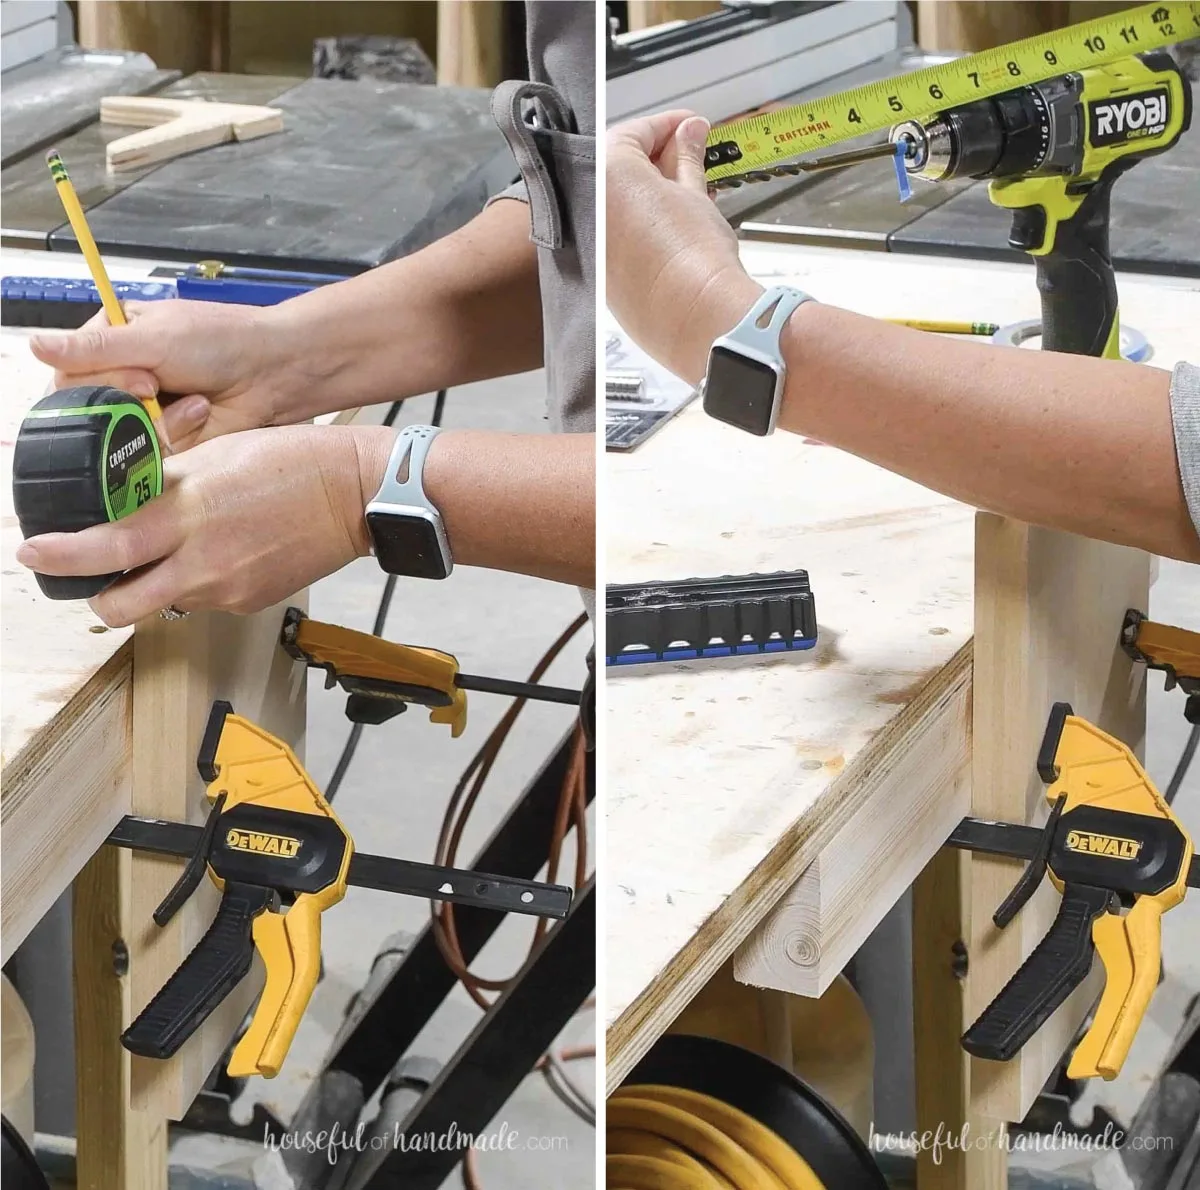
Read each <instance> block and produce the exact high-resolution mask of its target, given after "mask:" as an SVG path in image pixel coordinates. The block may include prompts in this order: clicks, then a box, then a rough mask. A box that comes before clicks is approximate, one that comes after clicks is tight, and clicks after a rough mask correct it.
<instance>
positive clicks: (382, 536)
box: [367, 426, 454, 578]
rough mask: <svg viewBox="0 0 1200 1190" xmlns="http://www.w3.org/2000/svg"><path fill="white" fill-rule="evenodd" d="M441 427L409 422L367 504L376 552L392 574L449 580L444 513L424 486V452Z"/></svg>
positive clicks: (378, 558) (368, 524)
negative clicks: (432, 500)
mask: <svg viewBox="0 0 1200 1190" xmlns="http://www.w3.org/2000/svg"><path fill="white" fill-rule="evenodd" d="M437 436H438V428H437V426H405V427H404V429H402V430H401V431H400V432H399V433H398V434H397V435H396V441H395V444H394V445H393V446H392V453H391V455H390V456H389V457H388V465H387V471H386V472H385V473H384V476H383V483H381V484H380V485H379V491H378V492H376V493H375V498H374V499H373V500H372V501H371V502H370V504H368V505H367V529H368V531H369V532H370V534H371V541H372V543H373V548H372V551H371V552H372V553H373V554H374V555H375V560H376V561H377V562H378V563H379V565H380V566H381V567H382V568H383V569H384V570H386V571H387V573H388V574H402V575H411V576H412V577H413V578H445V577H446V576H447V575H448V574H449V573H450V571H452V570H453V569H454V559H453V558H452V557H451V556H450V542H449V540H448V539H447V537H446V527H445V525H444V524H443V523H442V514H441V513H440V512H438V510H437V509H436V508H434V506H433V505H432V504H431V503H430V502H429V497H428V496H426V495H425V489H424V488H423V487H422V486H421V475H422V473H423V472H424V470H425V456H426V455H427V454H428V453H429V446H430V444H431V443H432V442H433V440H434V439H435V438H436V437H437Z"/></svg>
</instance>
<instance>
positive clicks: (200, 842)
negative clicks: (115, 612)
mask: <svg viewBox="0 0 1200 1190" xmlns="http://www.w3.org/2000/svg"><path fill="white" fill-rule="evenodd" d="M197 765H198V768H199V770H200V775H201V777H202V778H203V779H204V780H205V781H206V782H207V783H208V789H207V796H208V799H209V801H210V802H211V803H212V808H211V810H210V812H209V815H208V818H207V820H206V822H205V824H204V826H203V827H200V826H193V825H191V824H187V823H173V822H162V821H159V820H156V819H148V818H137V817H126V818H124V819H123V820H122V821H121V823H120V824H118V826H117V828H116V830H114V831H113V833H112V834H111V835H110V836H109V838H108V842H109V843H112V844H114V845H116V846H119V847H128V848H133V849H136V850H144V851H150V852H155V853H158V854H162V855H176V856H181V857H186V858H187V859H188V864H187V867H186V868H185V869H184V871H183V873H182V875H181V876H180V878H179V880H178V881H177V882H176V884H175V886H174V887H173V888H172V889H171V891H170V892H169V893H168V894H167V896H166V898H165V899H164V901H163V903H162V904H161V905H160V906H159V907H158V909H157V910H156V911H155V913H154V920H155V922H156V923H157V924H158V925H160V926H162V925H166V923H167V922H168V921H170V919H171V918H172V917H173V916H174V915H175V913H176V912H177V911H178V910H179V908H180V907H181V906H182V905H183V904H184V902H186V901H187V899H188V898H189V897H190V896H191V895H192V893H194V892H195V890H196V888H197V887H198V886H199V884H200V881H201V879H202V878H203V876H204V874H205V872H206V871H207V873H208V875H209V877H210V879H211V880H212V881H213V883H214V884H215V885H216V886H217V888H218V889H220V891H221V902H220V906H219V908H218V910H217V915H216V917H215V918H214V919H213V922H212V925H211V926H210V927H209V929H208V932H207V933H206V934H205V935H204V937H203V938H202V939H201V941H200V942H199V944H198V945H197V946H196V948H195V949H194V950H193V951H192V952H191V954H189V955H188V957H187V958H186V959H185V960H184V961H183V963H182V964H181V965H180V967H179V969H178V970H177V971H176V972H175V974H174V975H172V976H171V978H170V979H169V980H168V981H167V982H166V984H164V985H163V987H162V988H161V989H160V990H159V992H158V993H157V994H156V995H155V996H154V997H153V998H152V999H151V1000H150V1002H149V1004H147V1005H146V1007H145V1008H144V1009H143V1010H142V1012H141V1013H139V1015H138V1017H137V1019H136V1020H134V1022H133V1023H132V1024H131V1025H130V1026H129V1028H128V1029H127V1030H126V1031H125V1033H124V1034H123V1035H122V1037H121V1042H122V1044H123V1045H124V1046H125V1048H126V1049H128V1050H129V1051H130V1052H131V1053H134V1054H139V1055H142V1056H144V1057H150V1058H169V1057H171V1056H172V1055H173V1054H175V1053H176V1052H177V1051H178V1050H179V1048H180V1046H182V1045H183V1043H184V1042H185V1041H187V1039H188V1038H189V1037H191V1035H192V1034H193V1033H194V1032H195V1031H196V1030H197V1029H198V1028H199V1027H200V1025H201V1024H203V1022H204V1021H205V1020H206V1019H207V1017H208V1016H209V1015H210V1014H211V1013H212V1011H213V1009H215V1008H216V1007H217V1005H218V1004H220V1003H221V1001H222V1000H224V999H225V997H226V996H227V995H228V994H229V993H230V992H231V991H232V990H233V988H234V987H236V986H237V984H238V983H240V982H241V980H242V979H243V978H244V977H245V975H246V973H247V972H248V971H249V969H250V964H251V961H252V959H253V957H254V953H255V951H257V952H258V954H259V955H260V956H261V957H262V959H263V962H264V965H265V967H266V985H265V987H264V989H263V993H262V997H261V999H260V1000H259V1004H258V1007H257V1009H256V1010H255V1013H254V1017H253V1020H252V1021H251V1024H250V1027H249V1028H248V1029H247V1031H246V1033H245V1034H244V1035H243V1036H242V1038H241V1040H240V1041H239V1042H238V1044H237V1046H236V1047H235V1049H234V1051H233V1056H232V1058H231V1060H230V1063H229V1074H230V1075H231V1076H233V1077H241V1076H245V1075H251V1074H261V1075H264V1076H266V1077H268V1078H270V1077H272V1076H274V1075H275V1074H277V1073H278V1072H279V1068H280V1066H281V1065H282V1063H283V1060H284V1058H285V1057H286V1056H287V1052H288V1048H289V1046H290V1045H291V1042H292V1038H293V1037H294V1036H295V1033H296V1028H297V1026H298V1025H299V1023H300V1018H301V1016H303V1014H304V1010H305V1008H306V1007H307V1005H308V1001H309V998H310V997H311V995H312V992H313V989H314V987H315V986H316V983H317V978H318V975H319V970H320V957H321V914H322V912H324V910H326V909H328V908H329V907H330V906H331V905H335V904H337V902H338V901H340V900H341V899H342V897H343V896H345V893H346V888H347V885H358V886H361V887H366V888H376V889H382V890H385V891H389V892H397V893H403V894H407V895H411V896H419V897H427V898H430V899H435V900H445V901H452V902H455V903H457V904H464V905H472V906H475V907H477V908H490V909H499V910H503V911H507V912H514V913H526V914H532V915H535V916H539V917H553V918H561V917H564V916H565V915H566V913H567V910H568V909H569V908H570V904H571V891H570V889H568V888H565V887H563V886H561V885H548V884H538V883H536V882H534V881H528V880H517V879H511V878H508V877H500V876H492V875H488V874H487V873H482V872H470V871H463V870H459V869H455V868H446V867H439V866H437V865H433V864H420V863H414V862H411V861H407V860H400V859H392V858H389V857H384V856H373V855H362V854H356V853H355V850H354V844H353V842H352V840H351V838H350V835H349V834H348V833H347V831H346V828H345V827H344V826H343V825H342V823H341V821H340V820H339V819H338V817H337V815H336V814H335V813H334V812H333V809H332V808H331V807H330V805H329V803H328V801H326V799H325V798H324V797H323V796H322V794H321V792H320V790H319V789H317V787H316V786H315V785H314V784H313V781H312V779H311V778H310V777H309V775H308V773H307V772H305V770H304V767H303V765H301V763H300V761H299V760H298V759H297V758H296V755H295V753H293V752H292V750H291V749H290V748H289V747H288V746H287V745H286V744H284V743H283V742H281V741H280V740H278V739H276V738H275V737H274V736H272V735H270V734H269V733H268V732H266V731H264V730H263V729H262V728H260V727H257V726H256V725H255V724H253V723H251V722H249V721H248V720H246V719H243V718H241V717H240V716H238V715H235V714H234V713H233V708H232V707H231V706H230V705H229V703H227V702H215V703H214V704H213V707H212V711H211V713H210V716H209V721H208V726H207V728H206V730H205V733H204V739H203V742H202V744H201V746H200V753H199V756H198V759H197Z"/></svg>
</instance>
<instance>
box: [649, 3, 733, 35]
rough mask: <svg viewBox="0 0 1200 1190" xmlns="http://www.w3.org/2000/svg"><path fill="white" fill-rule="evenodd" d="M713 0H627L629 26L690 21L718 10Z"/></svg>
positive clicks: (718, 6) (652, 25)
mask: <svg viewBox="0 0 1200 1190" xmlns="http://www.w3.org/2000/svg"><path fill="white" fill-rule="evenodd" d="M720 10H721V5H720V4H719V3H716V2H715V0H629V28H630V30H631V31H632V30H634V29H653V28H654V27H655V26H657V25H666V24H669V23H670V22H672V21H692V20H695V19H696V17H702V16H706V15H707V14H708V13H710V12H719V11H720Z"/></svg>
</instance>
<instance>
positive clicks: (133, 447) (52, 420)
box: [13, 385, 163, 599]
mask: <svg viewBox="0 0 1200 1190" xmlns="http://www.w3.org/2000/svg"><path fill="white" fill-rule="evenodd" d="M162 484H163V466H162V451H161V450H160V449H159V444H158V436H157V435H156V434H155V432H154V425H153V423H152V422H151V420H150V416H149V414H147V412H146V410H145V409H144V408H143V406H142V403H141V402H140V401H139V400H138V399H137V398H136V397H133V396H131V395H130V394H129V393H126V392H121V390H120V389H116V388H109V387H107V386H103V385H100V386H88V387H84V388H66V389H61V390H60V391H59V392H56V393H51V394H50V395H49V396H47V397H43V398H42V399H41V400H40V401H38V403H37V404H36V405H34V407H33V408H32V409H31V410H30V411H29V412H28V413H27V414H26V416H25V420H24V421H23V422H22V423H21V431H20V433H19V434H18V435H17V442H16V446H15V448H14V450H13V506H14V507H15V509H16V513H17V519H18V521H19V522H20V524H21V533H22V535H23V536H25V537H34V536H36V535H38V534H40V533H77V532H78V531H79V530H80V529H87V528H90V527H91V526H92V525H102V524H105V523H106V522H110V521H119V520H121V518H122V517H126V516H128V515H129V514H130V513H131V512H134V511H136V510H137V509H138V508H140V507H141V506H142V505H143V504H145V503H146V502H147V501H149V500H153V499H154V497H155V496H158V495H159V494H160V493H161V492H162ZM120 577H121V574H120V572H117V573H114V574H104V575H85V576H81V577H57V576H51V575H43V574H39V575H37V581H38V586H39V587H41V589H42V591H43V593H44V594H45V595H47V596H49V598H51V599H87V598H89V597H90V596H92V595H96V594H98V593H99V592H100V591H103V590H104V588H105V587H107V586H108V585H109V584H110V583H112V582H115V581H116V580H117V579H118V578H120Z"/></svg>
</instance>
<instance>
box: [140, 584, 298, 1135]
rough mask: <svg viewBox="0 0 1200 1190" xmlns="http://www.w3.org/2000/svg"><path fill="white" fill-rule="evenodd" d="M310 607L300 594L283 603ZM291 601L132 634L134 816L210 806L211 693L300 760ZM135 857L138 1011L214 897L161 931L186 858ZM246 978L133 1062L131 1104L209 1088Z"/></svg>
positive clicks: (211, 892) (248, 987) (167, 1104)
mask: <svg viewBox="0 0 1200 1190" xmlns="http://www.w3.org/2000/svg"><path fill="white" fill-rule="evenodd" d="M288 602H289V603H291V604H296V605H299V606H304V604H305V601H304V599H303V597H300V598H296V599H292V600H289V601H288ZM285 606H286V605H284V604H281V605H279V606H277V607H274V608H271V609H269V610H267V611H264V612H260V613H259V614H258V615H255V616H230V615H225V614H222V613H218V612H201V613H193V614H192V615H191V616H189V617H188V618H187V619H186V620H183V621H175V622H166V621H163V620H160V619H158V618H157V617H155V618H153V619H150V620H146V621H144V622H143V623H141V624H139V625H138V627H137V630H136V632H135V633H134V667H133V672H134V688H133V758H132V771H133V793H132V805H133V813H135V814H145V815H149V816H151V817H156V818H166V819H170V820H172V821H176V822H183V821H191V822H199V821H202V820H203V818H204V815H205V813H206V812H207V809H208V801H207V799H206V798H205V797H204V795H203V790H204V782H203V781H202V780H201V778H200V776H199V774H198V773H197V771H196V749H197V747H198V746H199V741H200V739H201V737H202V735H203V731H204V726H205V723H206V722H207V720H208V715H209V710H210V708H211V706H212V702H213V700H214V699H216V698H223V699H226V700H228V701H229V702H231V703H232V704H233V708H234V710H235V711H236V712H237V713H238V714H240V715H244V716H245V717H246V718H248V719H251V720H252V721H253V722H255V723H257V724H259V725H261V726H262V727H264V728H266V729H267V730H268V731H271V732H274V733H275V734H277V735H279V736H280V737H281V738H283V739H284V740H286V741H287V742H288V743H289V744H291V745H292V747H293V749H294V750H295V751H296V753H297V754H298V755H299V756H301V757H302V756H303V754H304V753H303V746H302V740H303V735H304V711H305V701H304V691H305V680H304V670H303V668H302V667H301V666H299V665H297V664H296V663H295V662H294V661H293V660H292V659H291V658H290V657H289V656H288V655H287V654H286V653H285V652H284V651H283V650H282V649H281V648H280V647H279V631H280V627H281V625H282V622H283V613H284V608H285ZM130 858H131V863H130V870H129V871H130V891H129V896H130V923H131V924H130V929H129V934H128V938H127V942H128V944H129V955H130V968H129V985H130V996H131V1004H130V1007H131V1010H132V1011H133V1012H134V1013H137V1012H140V1011H141V1009H142V1008H143V1007H144V1006H145V1005H146V1003H147V1002H148V1001H149V1000H150V998H151V997H152V996H153V995H154V994H155V993H156V992H157V991H158V989H159V988H160V987H162V985H163V984H164V983H165V982H166V981H167V980H168V979H169V978H170V977H171V975H172V974H174V972H175V970H176V969H177V968H178V966H179V964H180V963H182V962H183V960H184V959H185V958H186V957H187V955H188V954H189V953H190V952H191V950H192V948H193V947H194V946H195V945H196V943H197V942H199V941H200V938H201V937H202V936H203V934H204V931H205V930H206V929H207V928H208V925H209V923H210V922H211V921H212V918H213V915H214V913H215V912H216V906H217V901H218V894H217V891H216V889H215V887H214V886H213V885H212V882H211V881H208V880H205V881H203V882H202V884H201V887H200V888H199V890H198V891H197V893H196V895H194V896H193V897H192V898H191V900H190V901H189V902H188V903H187V904H186V905H185V906H184V907H183V908H182V909H181V910H180V912H179V913H178V914H177V915H176V917H175V918H174V919H173V920H172V921H171V922H170V923H169V924H168V925H167V926H166V927H164V928H161V929H160V928H159V927H158V926H156V925H155V924H154V922H153V920H152V917H151V915H152V913H153V911H154V908H155V906H157V905H158V904H159V902H160V901H161V900H162V898H163V897H164V896H165V895H166V893H167V892H168V890H169V889H170V888H171V886H172V885H173V884H174V882H175V880H176V878H177V877H178V875H179V871H180V867H181V865H182V861H180V860H175V859H171V858H167V857H160V856H153V855H148V854H143V853H140V852H139V853H135V854H133V855H132V856H131V857H130ZM261 974H262V973H261V970H260V968H259V967H258V966H257V965H256V968H255V971H254V972H252V975H251V977H249V978H247V979H246V980H244V981H243V982H242V984H241V985H240V986H239V987H238V988H237V990H236V991H235V992H234V993H233V994H232V995H230V996H229V997H227V998H226V1000H225V1002H224V1003H223V1004H222V1005H221V1006H220V1007H219V1008H217V1010H216V1011H215V1012H214V1013H213V1015H212V1016H211V1017H210V1018H209V1019H208V1021H207V1022H206V1023H205V1025H204V1026H203V1027H202V1028H201V1029H199V1030H198V1031H197V1032H196V1033H195V1034H194V1035H193V1037H192V1038H191V1039H190V1040H189V1041H188V1042H187V1043H185V1045H184V1046H183V1048H182V1049H181V1050H180V1051H179V1053H178V1054H176V1055H175V1057H174V1058H172V1059H171V1060H170V1061H167V1062H160V1061H155V1060H153V1059H149V1058H134V1059H133V1062H132V1076H131V1102H132V1106H133V1107H134V1108H135V1109H139V1110H153V1111H155V1112H157V1113H162V1114H164V1115H165V1116H166V1117H167V1118H169V1119H173V1120H177V1119H180V1118H181V1117H182V1115H183V1114H184V1113H185V1112H186V1111H187V1108H188V1105H189V1104H190V1103H191V1101H192V1099H193V1098H194V1097H195V1095H196V1093H197V1092H198V1091H199V1090H200V1088H201V1086H203V1084H204V1080H205V1079H206V1078H207V1077H208V1074H209V1072H210V1071H211V1070H212V1068H213V1066H214V1065H215V1064H216V1063H217V1061H218V1060H219V1059H220V1057H221V1054H222V1053H223V1052H224V1049H225V1047H226V1045H227V1043H228V1042H229V1040H230V1038H231V1037H232V1036H233V1034H234V1031H235V1030H236V1028H237V1026H238V1024H239V1023H240V1022H241V1020H242V1017H243V1016H244V1015H245V1012H246V1010H247V1009H248V1008H249V1006H250V1004H251V1003H252V1001H253V998H254V996H255V995H256V994H257V992H258V990H259V988H260V987H261Z"/></svg>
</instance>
